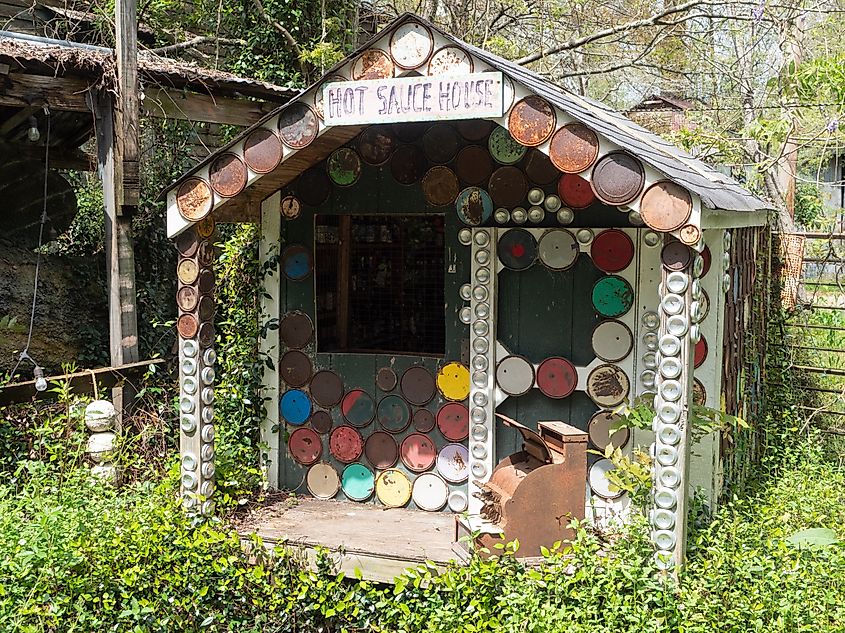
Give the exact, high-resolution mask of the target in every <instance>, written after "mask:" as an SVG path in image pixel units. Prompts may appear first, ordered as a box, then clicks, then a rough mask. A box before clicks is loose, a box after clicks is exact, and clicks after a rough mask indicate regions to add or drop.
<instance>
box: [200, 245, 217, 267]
mask: <svg viewBox="0 0 845 633" xmlns="http://www.w3.org/2000/svg"><path fill="white" fill-rule="evenodd" d="M197 261H198V262H199V265H200V266H203V267H206V268H208V267H209V266H211V265H212V264H213V263H214V244H212V243H211V242H206V241H203V242H200V245H199V248H198V249H197Z"/></svg>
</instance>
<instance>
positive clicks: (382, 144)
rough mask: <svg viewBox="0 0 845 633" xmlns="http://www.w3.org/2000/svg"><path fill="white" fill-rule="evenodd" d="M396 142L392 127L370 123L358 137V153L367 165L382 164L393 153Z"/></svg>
mask: <svg viewBox="0 0 845 633" xmlns="http://www.w3.org/2000/svg"><path fill="white" fill-rule="evenodd" d="M397 144H398V142H397V140H396V135H395V134H394V133H393V129H392V128H390V127H389V126H386V125H371V126H370V127H368V128H367V129H366V130H364V131H363V132H361V135H360V136H359V137H358V153H359V154H360V155H361V160H362V161H364V162H365V163H367V164H368V165H384V164H385V163H386V162H387V161H388V160H390V157H391V156H392V155H393V152H394V150H395V149H396V146H397Z"/></svg>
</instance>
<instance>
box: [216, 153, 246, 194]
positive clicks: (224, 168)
mask: <svg viewBox="0 0 845 633" xmlns="http://www.w3.org/2000/svg"><path fill="white" fill-rule="evenodd" d="M208 180H209V182H210V183H211V188H212V189H214V191H215V192H216V193H218V194H220V195H221V196H223V197H224V198H231V197H232V196H236V195H238V194H239V193H240V192H241V191H243V188H244V187H245V186H246V180H247V171H246V165H244V162H243V161H242V160H241V159H240V157H239V156H237V155H235V154H232V153H229V152H226V153H224V154H220V156H218V157H217V158H215V159H214V161H213V162H212V163H211V167H209V170H208Z"/></svg>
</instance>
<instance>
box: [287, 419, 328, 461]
mask: <svg viewBox="0 0 845 633" xmlns="http://www.w3.org/2000/svg"><path fill="white" fill-rule="evenodd" d="M288 450H289V451H290V454H291V456H292V457H293V458H294V459H295V460H296V461H297V462H299V463H300V464H302V465H303V466H310V465H311V464H313V463H314V462H316V461H317V460H319V459H320V457H322V456H323V441H322V440H321V439H320V436H319V435H317V433H315V432H314V431H313V430H312V429H309V428H307V427H301V428H298V429H296V430H295V431H294V432H293V433H291V434H290V439H289V440H288Z"/></svg>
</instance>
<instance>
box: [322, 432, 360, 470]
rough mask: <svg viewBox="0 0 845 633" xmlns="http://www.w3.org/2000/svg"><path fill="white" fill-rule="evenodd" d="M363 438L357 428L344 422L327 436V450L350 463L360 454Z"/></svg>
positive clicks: (338, 458)
mask: <svg viewBox="0 0 845 633" xmlns="http://www.w3.org/2000/svg"><path fill="white" fill-rule="evenodd" d="M363 450H364V439H363V438H362V437H361V434H360V433H359V432H358V430H357V429H353V428H352V427H351V426H349V425H346V424H344V425H343V426H339V427H337V428H336V429H335V430H334V431H332V434H331V435H330V436H329V452H330V453H331V454H332V455H333V456H334V458H335V459H336V460H337V461H339V462H343V463H344V464H351V463H352V462H354V461H355V460H356V459H358V458H359V457H360V456H361V452H362V451H363Z"/></svg>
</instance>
